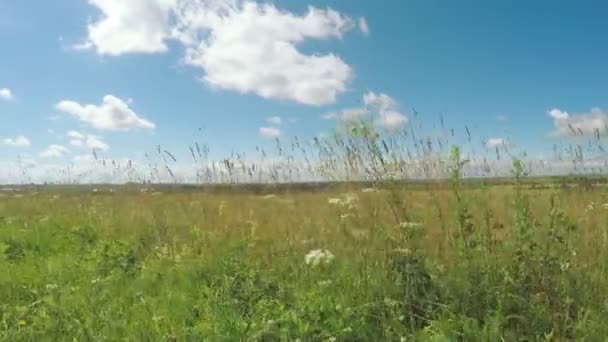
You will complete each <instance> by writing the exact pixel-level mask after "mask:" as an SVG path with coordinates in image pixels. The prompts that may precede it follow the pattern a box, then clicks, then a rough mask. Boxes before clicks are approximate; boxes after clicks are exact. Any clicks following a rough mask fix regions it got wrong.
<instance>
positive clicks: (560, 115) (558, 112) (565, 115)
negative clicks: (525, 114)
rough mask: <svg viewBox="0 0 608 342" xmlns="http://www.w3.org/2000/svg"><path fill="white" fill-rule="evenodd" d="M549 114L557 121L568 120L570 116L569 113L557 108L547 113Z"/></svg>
mask: <svg viewBox="0 0 608 342" xmlns="http://www.w3.org/2000/svg"><path fill="white" fill-rule="evenodd" d="M547 114H549V116H550V117H552V118H553V119H555V120H562V119H567V118H568V116H569V115H568V113H567V112H562V111H561V110H559V109H557V108H555V109H551V110H550V111H548V112H547Z"/></svg>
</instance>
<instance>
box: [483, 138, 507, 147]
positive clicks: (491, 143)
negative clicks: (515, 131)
mask: <svg viewBox="0 0 608 342" xmlns="http://www.w3.org/2000/svg"><path fill="white" fill-rule="evenodd" d="M508 145H509V142H508V141H506V140H505V139H503V138H490V139H488V141H486V148H488V149H495V148H499V147H506V146H508Z"/></svg>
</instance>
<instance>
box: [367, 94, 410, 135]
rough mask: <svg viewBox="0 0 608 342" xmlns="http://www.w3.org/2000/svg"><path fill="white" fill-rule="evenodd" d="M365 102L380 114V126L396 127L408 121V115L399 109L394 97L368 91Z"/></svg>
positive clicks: (378, 121) (378, 123)
mask: <svg viewBox="0 0 608 342" xmlns="http://www.w3.org/2000/svg"><path fill="white" fill-rule="evenodd" d="M363 103H364V104H365V106H366V107H367V108H369V110H371V111H372V112H375V113H377V114H378V116H379V118H378V120H376V124H377V125H378V126H381V127H384V128H386V129H396V128H399V127H400V126H403V125H405V124H407V123H408V121H409V119H408V117H407V116H406V115H404V114H402V113H401V112H399V111H398V104H397V101H396V100H395V99H393V98H392V97H390V96H388V95H386V94H383V93H380V94H376V93H374V92H368V93H366V94H365V95H363Z"/></svg>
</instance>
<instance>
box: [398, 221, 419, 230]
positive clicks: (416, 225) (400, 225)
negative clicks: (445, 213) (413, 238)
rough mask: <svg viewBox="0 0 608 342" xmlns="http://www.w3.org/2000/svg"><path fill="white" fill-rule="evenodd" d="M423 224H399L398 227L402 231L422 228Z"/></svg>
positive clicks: (405, 222)
mask: <svg viewBox="0 0 608 342" xmlns="http://www.w3.org/2000/svg"><path fill="white" fill-rule="evenodd" d="M422 226H423V224H422V223H420V222H407V221H404V222H399V227H401V228H403V229H407V228H420V227H422Z"/></svg>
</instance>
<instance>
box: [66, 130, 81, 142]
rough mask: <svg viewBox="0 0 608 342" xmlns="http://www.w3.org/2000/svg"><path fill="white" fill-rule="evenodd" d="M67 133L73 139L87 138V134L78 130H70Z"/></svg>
mask: <svg viewBox="0 0 608 342" xmlns="http://www.w3.org/2000/svg"><path fill="white" fill-rule="evenodd" d="M66 134H67V136H68V137H70V138H72V139H80V140H82V139H84V138H85V135H84V134H82V133H80V132H78V131H68V132H67V133H66Z"/></svg>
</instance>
